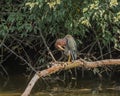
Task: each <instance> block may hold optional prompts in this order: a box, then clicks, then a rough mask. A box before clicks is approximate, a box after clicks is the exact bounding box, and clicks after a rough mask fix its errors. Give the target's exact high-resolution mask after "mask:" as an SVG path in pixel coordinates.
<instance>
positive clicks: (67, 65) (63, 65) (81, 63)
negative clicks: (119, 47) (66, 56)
mask: <svg viewBox="0 0 120 96" xmlns="http://www.w3.org/2000/svg"><path fill="white" fill-rule="evenodd" d="M50 63H51V64H52V65H53V66H52V67H50V68H48V69H45V70H42V71H39V72H37V73H36V74H35V75H34V77H33V78H32V79H31V81H30V82H29V84H28V86H27V88H26V89H25V91H24V93H23V94H22V95H21V96H29V94H30V92H31V90H32V88H33V86H34V85H35V83H36V82H37V80H38V79H39V78H42V77H45V76H48V75H50V74H53V73H56V72H58V71H60V70H67V69H71V68H76V67H85V68H95V67H102V66H108V65H120V59H106V60H100V61H94V62H87V61H85V60H83V59H80V60H75V61H74V62H50ZM38 75H39V76H38Z"/></svg>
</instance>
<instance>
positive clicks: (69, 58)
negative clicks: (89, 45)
mask: <svg viewBox="0 0 120 96" xmlns="http://www.w3.org/2000/svg"><path fill="white" fill-rule="evenodd" d="M70 61H71V54H70V51H69V53H68V62H70Z"/></svg>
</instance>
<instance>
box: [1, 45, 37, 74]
mask: <svg viewBox="0 0 120 96" xmlns="http://www.w3.org/2000/svg"><path fill="white" fill-rule="evenodd" d="M3 46H4V47H5V48H6V49H8V50H9V51H10V52H11V53H12V54H14V55H15V56H17V57H18V58H20V59H21V60H23V61H24V62H25V63H26V64H28V66H29V67H30V68H31V69H32V70H33V71H34V72H36V73H37V71H36V70H35V68H34V67H32V66H31V65H30V63H28V62H27V61H26V60H25V59H24V58H23V57H21V56H19V55H18V54H17V53H15V52H14V51H13V50H11V49H10V48H9V47H7V46H6V45H5V44H3Z"/></svg>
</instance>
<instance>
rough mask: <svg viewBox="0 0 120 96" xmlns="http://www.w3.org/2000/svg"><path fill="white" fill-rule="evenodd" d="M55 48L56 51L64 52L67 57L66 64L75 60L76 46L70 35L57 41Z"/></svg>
mask: <svg viewBox="0 0 120 96" xmlns="http://www.w3.org/2000/svg"><path fill="white" fill-rule="evenodd" d="M55 47H56V48H57V49H58V50H62V51H64V54H65V55H66V56H68V62H70V61H74V60H76V59H77V45H76V41H75V39H74V38H73V37H72V35H70V34H67V35H66V36H65V37H64V38H61V39H57V40H56V42H55Z"/></svg>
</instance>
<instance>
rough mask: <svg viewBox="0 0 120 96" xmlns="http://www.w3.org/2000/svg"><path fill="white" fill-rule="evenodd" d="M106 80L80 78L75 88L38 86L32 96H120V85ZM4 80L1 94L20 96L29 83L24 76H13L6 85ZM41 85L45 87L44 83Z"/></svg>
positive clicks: (0, 81) (3, 95) (0, 83)
mask: <svg viewBox="0 0 120 96" xmlns="http://www.w3.org/2000/svg"><path fill="white" fill-rule="evenodd" d="M106 81H107V82H106ZM106 81H104V82H102V83H99V81H95V80H94V81H92V80H80V81H79V82H77V85H78V86H77V87H75V88H70V87H66V88H65V87H63V86H62V87H60V86H56V85H55V86H52V87H51V88H49V89H42V90H41V89H38V88H39V87H38V86H37V87H38V88H34V90H32V95H31V96H120V86H117V87H114V86H113V84H112V83H111V81H109V82H108V80H106ZM3 82H4V81H3V80H1V79H0V96H20V95H21V94H22V92H23V91H24V89H25V87H26V86H27V83H28V81H27V79H26V78H25V77H24V76H11V77H10V79H9V81H8V82H7V86H4V87H3V84H2V83H3ZM38 83H40V82H38ZM39 85H40V86H42V87H44V84H39Z"/></svg>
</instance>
